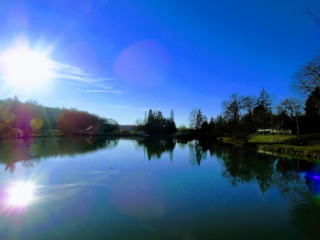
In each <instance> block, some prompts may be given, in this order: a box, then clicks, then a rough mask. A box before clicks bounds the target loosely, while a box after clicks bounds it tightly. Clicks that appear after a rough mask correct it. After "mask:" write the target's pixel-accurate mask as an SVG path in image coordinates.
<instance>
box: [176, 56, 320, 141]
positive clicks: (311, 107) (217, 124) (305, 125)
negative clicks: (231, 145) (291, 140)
mask: <svg viewBox="0 0 320 240" xmlns="http://www.w3.org/2000/svg"><path fill="white" fill-rule="evenodd" d="M294 79H295V82H294V84H293V85H294V87H295V89H296V90H297V92H298V93H301V94H302V96H300V97H288V98H285V99H283V100H281V101H280V103H279V104H278V105H276V106H273V105H272V99H271V97H270V94H269V93H268V92H267V91H266V90H265V89H264V88H263V89H262V91H261V92H260V94H259V96H251V95H248V96H241V95H239V94H238V93H233V94H232V95H231V96H230V97H229V99H227V100H225V101H224V102H223V104H222V105H223V113H222V114H221V115H218V116H217V117H216V118H212V117H211V118H210V121H208V120H207V117H206V116H204V115H203V114H202V113H201V110H200V109H193V110H192V111H191V112H190V117H189V123H190V129H191V130H192V131H194V133H195V134H196V135H198V136H199V137H211V138H212V137H217V136H235V137H238V138H243V140H245V141H246V140H247V139H248V136H249V135H250V134H252V133H254V132H256V131H257V129H282V130H283V129H290V130H292V132H293V133H295V134H297V135H300V134H301V133H316V132H320V56H318V57H316V58H314V59H312V60H311V61H310V62H309V63H307V64H306V65H304V66H302V67H300V68H299V70H298V71H297V73H296V74H295V76H294ZM182 131H183V129H182ZM280 132H281V131H280Z"/></svg>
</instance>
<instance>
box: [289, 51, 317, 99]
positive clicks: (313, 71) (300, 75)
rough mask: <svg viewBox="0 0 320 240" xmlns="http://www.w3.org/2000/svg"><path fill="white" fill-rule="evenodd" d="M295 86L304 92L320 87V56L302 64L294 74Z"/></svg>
mask: <svg viewBox="0 0 320 240" xmlns="http://www.w3.org/2000/svg"><path fill="white" fill-rule="evenodd" d="M294 79H295V82H294V83H293V87H294V88H295V89H297V90H298V91H300V92H302V93H304V94H310V93H312V92H313V91H314V90H315V89H316V88H320V56H317V57H315V58H313V59H312V60H311V61H310V62H308V63H307V64H305V65H303V66H301V67H300V68H299V69H298V71H297V72H296V74H295V75H294Z"/></svg>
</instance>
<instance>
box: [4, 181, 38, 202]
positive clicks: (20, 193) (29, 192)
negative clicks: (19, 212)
mask: <svg viewBox="0 0 320 240" xmlns="http://www.w3.org/2000/svg"><path fill="white" fill-rule="evenodd" d="M34 189H35V186H34V184H33V183H31V182H22V181H19V182H15V183H13V184H12V185H11V186H10V187H9V189H8V198H7V204H8V205H9V206H12V207H26V206H28V205H30V203H31V202H32V201H33V200H34Z"/></svg>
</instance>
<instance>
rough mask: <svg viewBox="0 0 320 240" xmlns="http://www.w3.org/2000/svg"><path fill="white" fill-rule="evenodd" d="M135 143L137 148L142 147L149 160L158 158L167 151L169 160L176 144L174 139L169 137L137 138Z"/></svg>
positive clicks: (171, 158)
mask: <svg viewBox="0 0 320 240" xmlns="http://www.w3.org/2000/svg"><path fill="white" fill-rule="evenodd" d="M136 143H137V147H138V148H139V147H140V148H142V149H143V151H144V153H145V154H146V155H147V157H148V160H149V161H150V160H152V159H160V158H161V156H162V154H163V153H165V152H168V153H169V156H170V161H172V160H173V149H174V148H175V146H176V141H174V140H173V139H171V138H168V139H158V138H137V139H136Z"/></svg>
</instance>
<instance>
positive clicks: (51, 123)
mask: <svg viewBox="0 0 320 240" xmlns="http://www.w3.org/2000/svg"><path fill="white" fill-rule="evenodd" d="M118 130H119V124H118V123H117V122H116V121H115V120H113V119H107V118H101V117H99V116H97V115H94V114H90V113H88V112H84V111H78V110H76V109H60V108H51V107H45V106H42V105H40V104H39V103H37V102H35V101H27V102H25V103H23V102H21V101H19V100H18V98H17V97H15V98H13V99H10V98H9V99H6V100H1V101H0V137H2V138H28V137H41V136H62V135H77V134H78V135H81V134H101V135H102V134H108V133H113V132H117V131H118Z"/></svg>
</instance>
